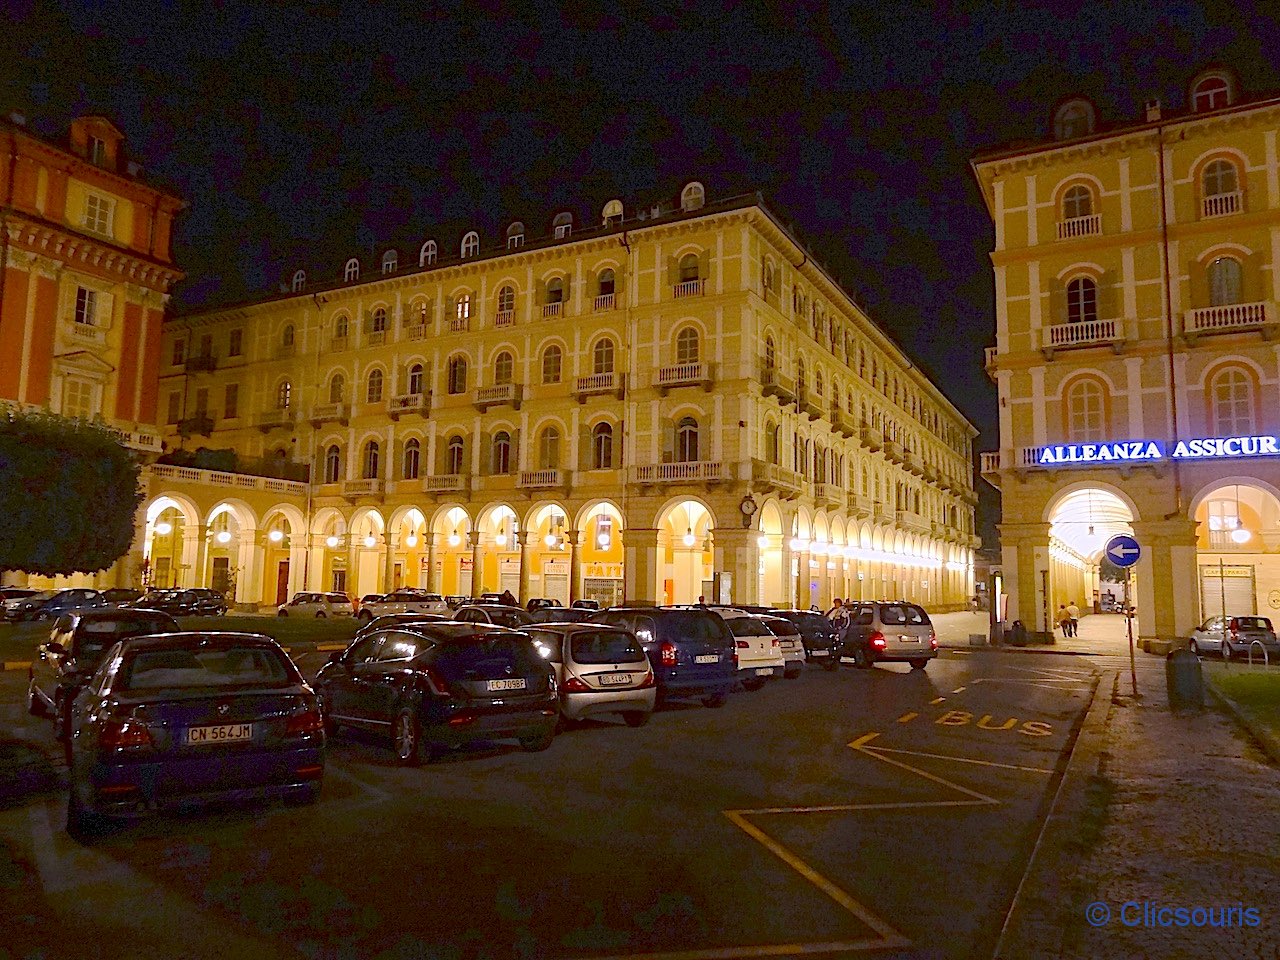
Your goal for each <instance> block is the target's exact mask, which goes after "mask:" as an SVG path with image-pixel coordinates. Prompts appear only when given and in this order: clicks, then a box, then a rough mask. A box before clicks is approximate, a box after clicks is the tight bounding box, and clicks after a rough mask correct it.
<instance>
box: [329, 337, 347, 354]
mask: <svg viewBox="0 0 1280 960" xmlns="http://www.w3.org/2000/svg"><path fill="white" fill-rule="evenodd" d="M350 349H351V338H350V337H330V338H329V352H330V353H342V351H344V350H350Z"/></svg>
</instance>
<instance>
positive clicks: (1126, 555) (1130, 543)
mask: <svg viewBox="0 0 1280 960" xmlns="http://www.w3.org/2000/svg"><path fill="white" fill-rule="evenodd" d="M1104 552H1105V553H1106V555H1107V559H1108V560H1110V561H1111V562H1112V563H1114V564H1115V565H1116V566H1117V567H1132V566H1133V565H1134V564H1135V563H1137V562H1138V558H1139V557H1140V556H1142V548H1141V547H1140V546H1138V541H1137V540H1135V539H1133V537H1131V536H1129V534H1127V533H1118V534H1116V535H1115V536H1114V537H1112V538H1111V539H1110V540H1108V541H1107V546H1106V548H1105V551H1104Z"/></svg>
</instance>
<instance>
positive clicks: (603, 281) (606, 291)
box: [598, 267, 615, 297]
mask: <svg viewBox="0 0 1280 960" xmlns="http://www.w3.org/2000/svg"><path fill="white" fill-rule="evenodd" d="M614 282H615V281H614V276H613V271H612V270H611V269H610V268H608V267H605V268H604V269H603V270H601V271H600V279H599V288H598V292H599V295H600V296H602V297H611V296H613V288H614Z"/></svg>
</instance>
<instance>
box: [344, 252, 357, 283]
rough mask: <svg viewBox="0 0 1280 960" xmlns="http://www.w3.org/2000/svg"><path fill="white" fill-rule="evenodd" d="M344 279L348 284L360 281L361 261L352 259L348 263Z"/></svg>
mask: <svg viewBox="0 0 1280 960" xmlns="http://www.w3.org/2000/svg"><path fill="white" fill-rule="evenodd" d="M342 277H343V279H344V280H346V281H347V283H353V282H354V281H356V280H359V279H360V261H359V260H357V259H356V258H355V257H352V258H351V259H350V260H348V261H347V265H346V267H345V268H344V269H343V271H342Z"/></svg>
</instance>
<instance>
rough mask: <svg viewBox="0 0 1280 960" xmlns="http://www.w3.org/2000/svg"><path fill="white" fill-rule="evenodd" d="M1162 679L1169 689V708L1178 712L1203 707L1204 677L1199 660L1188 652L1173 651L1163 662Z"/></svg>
mask: <svg viewBox="0 0 1280 960" xmlns="http://www.w3.org/2000/svg"><path fill="white" fill-rule="evenodd" d="M1164 678H1165V682H1166V683H1167V684H1168V687H1169V708H1170V709H1172V710H1179V709H1184V708H1191V707H1194V708H1195V709H1197V710H1199V709H1202V708H1203V707H1204V676H1203V674H1202V673H1201V670H1200V658H1199V657H1197V656H1196V655H1195V654H1194V653H1192V652H1191V651H1190V650H1174V651H1173V652H1172V653H1170V654H1169V655H1168V656H1167V657H1165V661H1164Z"/></svg>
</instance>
